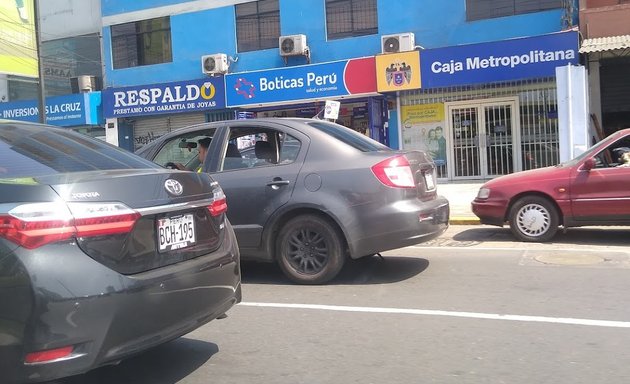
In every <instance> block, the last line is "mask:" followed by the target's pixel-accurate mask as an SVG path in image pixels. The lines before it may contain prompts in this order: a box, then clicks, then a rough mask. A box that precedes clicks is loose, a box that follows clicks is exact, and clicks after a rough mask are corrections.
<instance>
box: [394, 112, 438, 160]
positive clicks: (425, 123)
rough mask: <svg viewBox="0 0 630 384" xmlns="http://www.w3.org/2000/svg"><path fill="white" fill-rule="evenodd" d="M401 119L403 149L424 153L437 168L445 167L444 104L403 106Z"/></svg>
mask: <svg viewBox="0 0 630 384" xmlns="http://www.w3.org/2000/svg"><path fill="white" fill-rule="evenodd" d="M401 117H402V138H403V148H405V149H418V150H421V151H425V152H427V153H429V154H430V155H431V157H432V158H433V161H435V164H436V165H437V166H443V165H446V138H445V134H446V132H444V127H445V125H446V121H445V120H444V104H443V103H435V104H423V105H407V106H403V107H402V108H401Z"/></svg>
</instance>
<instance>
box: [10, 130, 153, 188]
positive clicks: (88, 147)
mask: <svg viewBox="0 0 630 384" xmlns="http://www.w3.org/2000/svg"><path fill="white" fill-rule="evenodd" d="M156 167H158V166H157V165H156V164H153V163H151V162H149V161H147V160H144V159H142V158H140V157H138V156H136V155H134V154H132V153H131V152H127V151H125V150H123V149H120V148H117V147H114V146H112V145H109V144H107V143H104V142H102V141H99V140H95V139H91V138H89V137H87V136H85V135H82V134H80V133H76V132H73V131H72V130H69V129H58V128H52V127H48V126H41V127H40V126H35V125H21V124H4V125H2V126H1V127H0V179H1V178H25V177H38V176H45V175H52V174H56V173H71V172H84V171H94V170H109V169H135V168H156Z"/></svg>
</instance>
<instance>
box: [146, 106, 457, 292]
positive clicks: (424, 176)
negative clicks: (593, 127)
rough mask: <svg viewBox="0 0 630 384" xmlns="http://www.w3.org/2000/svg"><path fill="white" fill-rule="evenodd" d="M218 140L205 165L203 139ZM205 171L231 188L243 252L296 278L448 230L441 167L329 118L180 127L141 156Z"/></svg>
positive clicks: (318, 279)
mask: <svg viewBox="0 0 630 384" xmlns="http://www.w3.org/2000/svg"><path fill="white" fill-rule="evenodd" d="M203 138H212V141H211V142H210V146H209V149H208V152H207V155H206V157H205V161H204V163H203V164H201V165H200V164H199V159H198V156H197V150H196V149H197V146H198V144H197V143H198V141H199V140H201V139H203ZM137 153H138V154H139V155H140V156H143V157H145V158H147V159H150V160H153V161H155V162H156V163H158V164H160V165H162V166H167V167H168V166H174V165H175V164H177V165H178V167H179V168H180V169H181V168H184V167H185V168H186V169H188V170H191V171H204V172H209V173H210V174H211V175H212V177H213V178H214V179H216V180H217V181H218V182H219V183H220V184H221V186H222V188H223V189H224V191H225V194H226V196H227V199H228V204H229V206H230V208H229V210H228V217H229V219H230V222H231V223H232V225H234V229H235V232H236V236H237V239H238V243H239V247H240V251H241V256H242V257H243V258H244V259H245V258H247V259H256V260H264V261H270V262H273V261H275V262H278V263H279V265H280V267H281V268H282V270H283V271H284V272H285V274H286V275H287V276H288V277H289V278H290V279H291V280H292V281H294V282H297V283H303V284H320V283H325V282H327V281H329V280H330V279H332V278H334V277H335V276H336V275H337V273H338V272H339V271H340V270H341V268H342V266H343V264H344V262H345V260H346V259H347V258H348V257H350V258H352V259H358V258H360V257H364V256H370V255H374V254H376V253H378V252H382V251H386V250H390V249H395V248H400V247H404V246H408V245H413V244H417V243H421V242H423V241H427V240H429V239H432V238H434V237H436V236H438V235H440V234H441V233H442V232H444V230H445V229H446V228H447V226H448V216H449V205H448V201H447V200H446V199H445V198H443V197H440V196H438V194H437V189H436V180H435V177H436V170H435V165H434V163H433V161H432V160H431V158H430V156H428V155H427V154H425V153H424V152H420V151H397V150H393V149H391V148H388V147H386V146H385V145H382V144H380V143H378V142H376V141H374V140H372V139H370V138H368V137H366V136H365V135H362V134H360V133H358V132H355V131H353V130H351V129H349V128H346V127H343V126H341V125H338V124H334V123H331V122H327V121H323V120H314V119H297V118H274V119H252V120H235V121H224V122H213V123H207V124H201V125H196V126H192V127H188V128H183V129H179V130H177V131H174V132H171V133H170V134H167V135H165V136H162V137H160V138H159V139H158V140H157V141H154V142H152V143H150V144H148V145H146V146H144V147H142V148H141V149H140V150H139V151H138V152H137Z"/></svg>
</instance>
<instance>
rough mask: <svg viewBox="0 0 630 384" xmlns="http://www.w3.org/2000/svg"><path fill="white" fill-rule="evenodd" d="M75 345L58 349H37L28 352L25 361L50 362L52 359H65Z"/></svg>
mask: <svg viewBox="0 0 630 384" xmlns="http://www.w3.org/2000/svg"><path fill="white" fill-rule="evenodd" d="M72 350H73V347H72V346H69V347H63V348H57V349H48V350H46V351H37V352H31V353H28V354H26V357H25V358H24V362H25V363H26V364H36V363H48V362H51V361H55V360H59V359H63V358H65V357H68V356H70V355H71V354H72Z"/></svg>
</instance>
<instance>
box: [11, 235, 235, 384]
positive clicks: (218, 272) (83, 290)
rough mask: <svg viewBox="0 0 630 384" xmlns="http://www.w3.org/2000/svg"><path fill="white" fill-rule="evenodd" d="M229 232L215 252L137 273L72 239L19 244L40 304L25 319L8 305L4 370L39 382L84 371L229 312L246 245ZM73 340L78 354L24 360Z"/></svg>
mask: <svg viewBox="0 0 630 384" xmlns="http://www.w3.org/2000/svg"><path fill="white" fill-rule="evenodd" d="M225 233H226V238H225V239H224V241H223V244H222V246H221V247H220V248H219V250H217V251H215V252H213V253H212V254H208V255H205V256H201V257H198V258H195V259H192V260H188V261H185V262H181V263H178V264H173V265H170V266H167V267H163V268H158V269H155V270H151V271H147V272H143V273H139V274H135V275H129V276H126V275H121V274H119V273H116V272H115V271H113V270H111V269H109V268H107V267H105V266H103V265H102V264H99V263H97V262H96V261H94V260H93V259H91V258H89V257H87V256H86V255H85V254H84V253H83V252H82V251H81V250H80V249H79V248H78V247H76V246H74V244H72V243H64V244H50V245H47V246H45V247H42V248H41V249H39V250H38V252H32V251H30V252H25V251H24V250H22V249H18V250H16V251H15V252H14V254H13V256H11V257H15V258H16V260H19V263H20V264H21V265H22V266H23V269H24V271H26V272H27V274H28V276H29V280H30V281H29V282H28V285H29V286H28V291H29V292H30V297H29V298H28V302H29V303H32V305H29V307H28V313H26V314H25V315H24V316H23V319H26V320H25V322H24V323H20V321H19V320H16V318H15V317H14V318H13V319H5V317H6V318H9V317H11V314H7V313H4V312H3V311H1V310H0V359H1V360H2V361H3V363H4V364H3V365H6V367H5V368H7V369H9V371H4V370H3V372H2V375H3V376H5V375H6V376H5V377H6V378H10V379H12V380H13V381H15V382H39V381H45V380H52V379H55V378H59V377H65V376H70V375H75V374H79V373H83V372H86V371H88V370H90V369H93V368H96V367H98V366H102V365H107V364H112V363H116V362H118V361H120V360H121V359H123V358H126V357H128V356H131V355H134V354H136V353H139V352H142V351H144V350H146V349H148V348H151V347H153V346H156V345H159V344H162V343H164V342H167V341H169V340H172V339H174V338H177V337H179V336H182V335H184V334H186V333H188V332H190V331H192V330H194V329H196V328H198V327H199V326H201V325H203V324H204V323H206V322H208V321H210V320H213V319H215V318H217V317H218V316H221V315H222V314H224V313H225V312H226V311H227V310H228V309H230V308H231V307H232V306H233V305H235V304H236V303H238V302H240V300H241V283H240V263H239V252H238V246H237V243H236V240H235V237H234V233H233V231H231V230H230V231H225ZM4 289H5V288H4V287H2V286H1V285H0V296H4V295H5V294H7V291H6V290H5V291H3V290H4ZM22 291H23V292H24V290H23V289H22ZM22 299H24V298H21V299H20V300H22ZM16 305H17V304H16ZM22 309H23V310H26V307H23V308H22ZM7 320H12V323H13V326H12V331H11V339H6V338H5V339H6V340H10V342H4V343H3V342H2V337H3V334H4V333H5V332H3V328H4V326H3V324H4V323H7ZM7 333H8V332H7ZM69 345H72V346H73V347H74V350H73V353H72V355H70V356H69V357H68V358H65V359H62V360H60V361H55V362H48V363H39V364H26V363H24V362H23V359H24V356H25V354H26V353H29V352H32V351H41V350H48V349H55V348H61V347H64V346H69ZM7 380H9V379H7Z"/></svg>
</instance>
